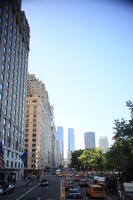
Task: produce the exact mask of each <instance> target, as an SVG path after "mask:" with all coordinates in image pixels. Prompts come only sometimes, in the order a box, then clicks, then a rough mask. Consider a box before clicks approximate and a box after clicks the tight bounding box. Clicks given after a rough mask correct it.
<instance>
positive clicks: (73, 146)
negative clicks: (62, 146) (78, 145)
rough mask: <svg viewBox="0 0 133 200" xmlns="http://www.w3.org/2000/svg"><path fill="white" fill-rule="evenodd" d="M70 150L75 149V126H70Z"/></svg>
mask: <svg viewBox="0 0 133 200" xmlns="http://www.w3.org/2000/svg"><path fill="white" fill-rule="evenodd" d="M68 150H69V151H70V152H73V151H74V150H75V137H74V129H73V128H68Z"/></svg>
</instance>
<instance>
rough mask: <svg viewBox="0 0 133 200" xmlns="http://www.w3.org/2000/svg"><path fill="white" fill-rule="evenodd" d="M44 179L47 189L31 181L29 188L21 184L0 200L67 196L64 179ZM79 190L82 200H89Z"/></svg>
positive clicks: (107, 199)
mask: <svg viewBox="0 0 133 200" xmlns="http://www.w3.org/2000/svg"><path fill="white" fill-rule="evenodd" d="M46 177H47V178H48V181H49V185H48V187H46V186H39V182H38V181H33V182H32V185H31V186H28V187H26V186H25V183H24V182H22V184H19V185H16V189H15V191H14V192H13V193H10V194H7V195H3V196H0V200H61V199H62V200H65V199H66V198H65V197H66V196H67V195H66V193H65V191H64V178H60V177H56V176H51V175H50V176H46ZM76 185H78V183H76ZM80 189H81V192H82V196H83V198H82V199H84V200H90V198H88V199H87V198H86V192H85V188H84V187H83V188H82V187H81V188H80ZM97 200H98V199H97ZM105 200H117V199H116V196H108V195H105Z"/></svg>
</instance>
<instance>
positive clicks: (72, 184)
mask: <svg viewBox="0 0 133 200" xmlns="http://www.w3.org/2000/svg"><path fill="white" fill-rule="evenodd" d="M64 187H65V190H68V189H69V188H73V187H74V183H73V181H72V180H67V181H65V182H64Z"/></svg>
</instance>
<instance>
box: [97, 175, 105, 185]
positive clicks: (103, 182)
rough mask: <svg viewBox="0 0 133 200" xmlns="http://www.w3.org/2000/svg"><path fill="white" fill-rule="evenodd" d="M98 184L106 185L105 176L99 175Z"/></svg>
mask: <svg viewBox="0 0 133 200" xmlns="http://www.w3.org/2000/svg"><path fill="white" fill-rule="evenodd" d="M98 184H99V185H101V186H104V185H105V177H100V176H99V177H98Z"/></svg>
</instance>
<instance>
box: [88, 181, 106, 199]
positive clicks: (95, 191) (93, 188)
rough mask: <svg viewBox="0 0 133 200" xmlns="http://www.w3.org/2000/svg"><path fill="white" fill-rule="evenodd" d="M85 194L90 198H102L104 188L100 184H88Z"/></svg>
mask: <svg viewBox="0 0 133 200" xmlns="http://www.w3.org/2000/svg"><path fill="white" fill-rule="evenodd" d="M86 194H87V195H88V196H90V197H92V198H104V189H103V187H102V186H100V185H95V184H92V185H91V184H90V185H88V187H87V189H86Z"/></svg>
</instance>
